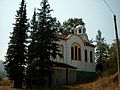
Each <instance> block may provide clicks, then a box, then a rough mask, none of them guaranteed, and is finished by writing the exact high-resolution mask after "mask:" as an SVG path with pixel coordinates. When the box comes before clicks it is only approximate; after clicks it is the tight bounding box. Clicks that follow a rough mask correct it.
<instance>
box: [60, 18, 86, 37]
mask: <svg viewBox="0 0 120 90" xmlns="http://www.w3.org/2000/svg"><path fill="white" fill-rule="evenodd" d="M78 25H83V26H85V23H84V22H83V21H82V19H81V18H80V19H79V18H70V19H68V20H67V21H65V22H63V25H62V26H61V28H60V33H62V34H64V35H68V34H71V33H73V30H74V28H75V27H76V26H78Z"/></svg>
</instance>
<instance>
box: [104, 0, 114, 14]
mask: <svg viewBox="0 0 120 90" xmlns="http://www.w3.org/2000/svg"><path fill="white" fill-rule="evenodd" d="M104 2H105V4H106V5H107V7H108V8H109V9H110V11H111V12H112V13H113V14H114V15H115V13H114V12H113V9H112V8H111V7H110V6H109V5H108V3H107V2H106V1H105V0H104Z"/></svg>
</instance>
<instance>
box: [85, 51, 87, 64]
mask: <svg viewBox="0 0 120 90" xmlns="http://www.w3.org/2000/svg"><path fill="white" fill-rule="evenodd" d="M85 62H87V50H85Z"/></svg>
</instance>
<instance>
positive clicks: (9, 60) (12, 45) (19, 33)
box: [5, 0, 28, 88]
mask: <svg viewBox="0 0 120 90" xmlns="http://www.w3.org/2000/svg"><path fill="white" fill-rule="evenodd" d="M15 19H16V22H15V24H14V28H13V32H12V33H11V37H10V42H9V44H8V50H7V53H6V62H5V69H6V71H7V74H8V77H9V78H10V79H11V80H12V81H14V87H16V88H22V83H23V81H24V77H25V65H26V52H27V51H26V43H27V30H28V19H27V16H26V4H25V1H24V0H22V2H21V4H20V8H19V10H17V15H16V18H15Z"/></svg>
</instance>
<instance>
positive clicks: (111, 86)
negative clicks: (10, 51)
mask: <svg viewBox="0 0 120 90" xmlns="http://www.w3.org/2000/svg"><path fill="white" fill-rule="evenodd" d="M69 88H70V89H64V90H120V87H119V86H118V76H117V74H115V75H112V76H105V77H100V78H99V79H97V80H96V81H94V82H91V83H86V84H79V85H75V86H74V87H72V86H70V87H69ZM0 90H20V89H15V88H12V86H0ZM39 90H42V89H39ZM44 90H62V89H55V88H54V89H44Z"/></svg>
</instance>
